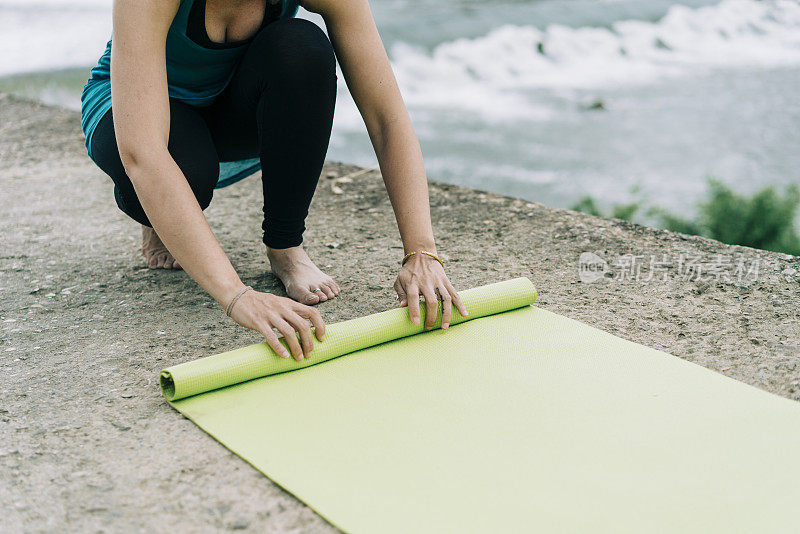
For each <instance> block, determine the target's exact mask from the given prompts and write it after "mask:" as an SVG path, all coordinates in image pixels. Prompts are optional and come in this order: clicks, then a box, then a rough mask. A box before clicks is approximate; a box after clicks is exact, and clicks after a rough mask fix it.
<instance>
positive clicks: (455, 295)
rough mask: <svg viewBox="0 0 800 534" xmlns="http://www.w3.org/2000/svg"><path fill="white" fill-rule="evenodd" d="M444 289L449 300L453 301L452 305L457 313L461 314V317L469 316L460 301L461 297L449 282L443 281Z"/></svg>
mask: <svg viewBox="0 0 800 534" xmlns="http://www.w3.org/2000/svg"><path fill="white" fill-rule="evenodd" d="M445 288H447V291H448V293H450V298H452V299H453V304H454V305H455V307H456V309H457V310H458V313H460V314H461V317H466V316H467V315H469V312H468V311H467V307H466V306H464V303H463V302H462V301H461V296H460V295H459V294H458V291H456V288H455V287H453V284H451V283H450V280H445Z"/></svg>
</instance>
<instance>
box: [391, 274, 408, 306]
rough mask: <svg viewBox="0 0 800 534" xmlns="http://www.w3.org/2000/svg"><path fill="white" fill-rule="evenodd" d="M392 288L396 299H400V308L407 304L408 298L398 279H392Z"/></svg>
mask: <svg viewBox="0 0 800 534" xmlns="http://www.w3.org/2000/svg"><path fill="white" fill-rule="evenodd" d="M394 290H395V291H396V292H397V299H398V300H399V301H400V304H399V305H398V306H399V307H400V308H402V307H404V306H408V298H407V297H406V290H405V289H403V284H401V283H400V279H399V278H398V279H397V280H395V281H394Z"/></svg>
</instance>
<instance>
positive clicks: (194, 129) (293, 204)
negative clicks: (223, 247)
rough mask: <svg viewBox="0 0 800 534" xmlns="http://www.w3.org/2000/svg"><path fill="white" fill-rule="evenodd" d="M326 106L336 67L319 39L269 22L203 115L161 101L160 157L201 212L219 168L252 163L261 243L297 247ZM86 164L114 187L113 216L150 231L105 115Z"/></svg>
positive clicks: (317, 166)
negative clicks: (256, 172) (259, 199)
mask: <svg viewBox="0 0 800 534" xmlns="http://www.w3.org/2000/svg"><path fill="white" fill-rule="evenodd" d="M335 101H336V59H335V57H334V53H333V47H332V46H331V43H330V41H329V40H328V38H327V36H326V35H325V33H324V32H323V31H322V30H321V29H320V28H319V27H318V26H317V25H315V24H314V23H312V22H309V21H307V20H303V19H295V18H291V19H284V20H280V21H276V22H273V23H271V24H269V25H267V26H266V27H264V28H263V29H261V30H260V31H259V33H258V34H257V35H256V36H255V38H254V39H253V41H252V42H251V43H250V45H249V48H248V50H247V51H246V52H245V54H244V55H243V57H242V60H241V62H240V63H239V65H238V66H237V68H236V72H235V73H234V76H233V79H232V80H231V82H230V84H229V85H228V87H226V89H225V91H223V92H222V93H221V94H220V95H219V96H218V97H217V99H216V100H215V102H214V103H213V104H212V105H211V106H209V107H203V108H200V107H193V106H190V105H188V104H186V103H183V102H180V101H178V100H175V99H172V98H170V131H169V143H168V149H169V153H170V154H171V156H172V158H173V159H174V160H175V162H176V163H177V165H178V166H179V167H180V169H181V171H182V172H183V174H184V176H185V177H186V180H187V181H188V182H189V185H190V186H191V188H192V191H194V194H195V197H196V198H197V202H198V203H199V204H200V207H201V208H202V209H205V208H207V207H208V205H209V203H210V202H211V197H212V195H213V193H214V187H215V185H216V184H217V179H218V178H219V162H220V161H236V160H241V159H248V158H256V157H258V158H260V159H261V167H262V185H263V189H264V223H263V226H262V227H263V230H264V243H265V244H266V245H267V246H268V247H270V248H288V247H294V246H297V245H299V244H300V243H302V242H303V231H304V230H305V218H306V216H307V215H308V207H309V205H310V204H311V198H312V197H313V195H314V191H315V189H316V186H317V181H318V180H319V176H320V173H321V172H322V165H323V163H324V162H325V154H326V152H327V150H328V143H329V141H330V134H331V126H332V124H333V110H334V105H335ZM92 157H93V159H94V161H95V163H97V165H98V166H99V167H100V168H101V169H102V170H103V171H104V172H105V173H106V174H108V175H109V176H110V177H111V179H112V180H113V181H114V197H115V199H116V201H117V205H118V206H119V208H120V209H121V210H122V211H123V212H125V213H126V214H127V215H128V216H130V217H131V218H132V219H134V220H136V221H137V222H139V223H141V224H143V225H146V226H151V224H150V222H149V220H148V218H147V215H146V214H145V212H144V210H143V209H142V205H141V203H140V202H139V199H138V198H137V196H136V192H135V191H134V188H133V184H132V183H131V181H130V178H128V176H127V174H126V173H125V169H124V167H123V165H122V161H121V160H120V156H119V150H118V148H117V142H116V138H115V135H114V122H113V114H112V110H109V111H108V113H106V115H105V116H104V117H103V118H102V120H101V121H100V122H99V124H98V125H97V128H96V129H95V131H94V134H93V137H92Z"/></svg>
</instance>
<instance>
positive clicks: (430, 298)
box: [422, 287, 439, 330]
mask: <svg viewBox="0 0 800 534" xmlns="http://www.w3.org/2000/svg"><path fill="white" fill-rule="evenodd" d="M422 296H423V297H425V329H426V330H430V329H432V328H433V327H434V325H435V324H436V314H437V312H438V308H439V299H438V298H436V291H435V290H434V289H433V288H431V287H423V288H422Z"/></svg>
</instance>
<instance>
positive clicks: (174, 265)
mask: <svg viewBox="0 0 800 534" xmlns="http://www.w3.org/2000/svg"><path fill="white" fill-rule="evenodd" d="M172 268H173V269H175V270H178V271H181V270H183V267H181V264H180V263H178V260H175V259H173V260H172Z"/></svg>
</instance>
